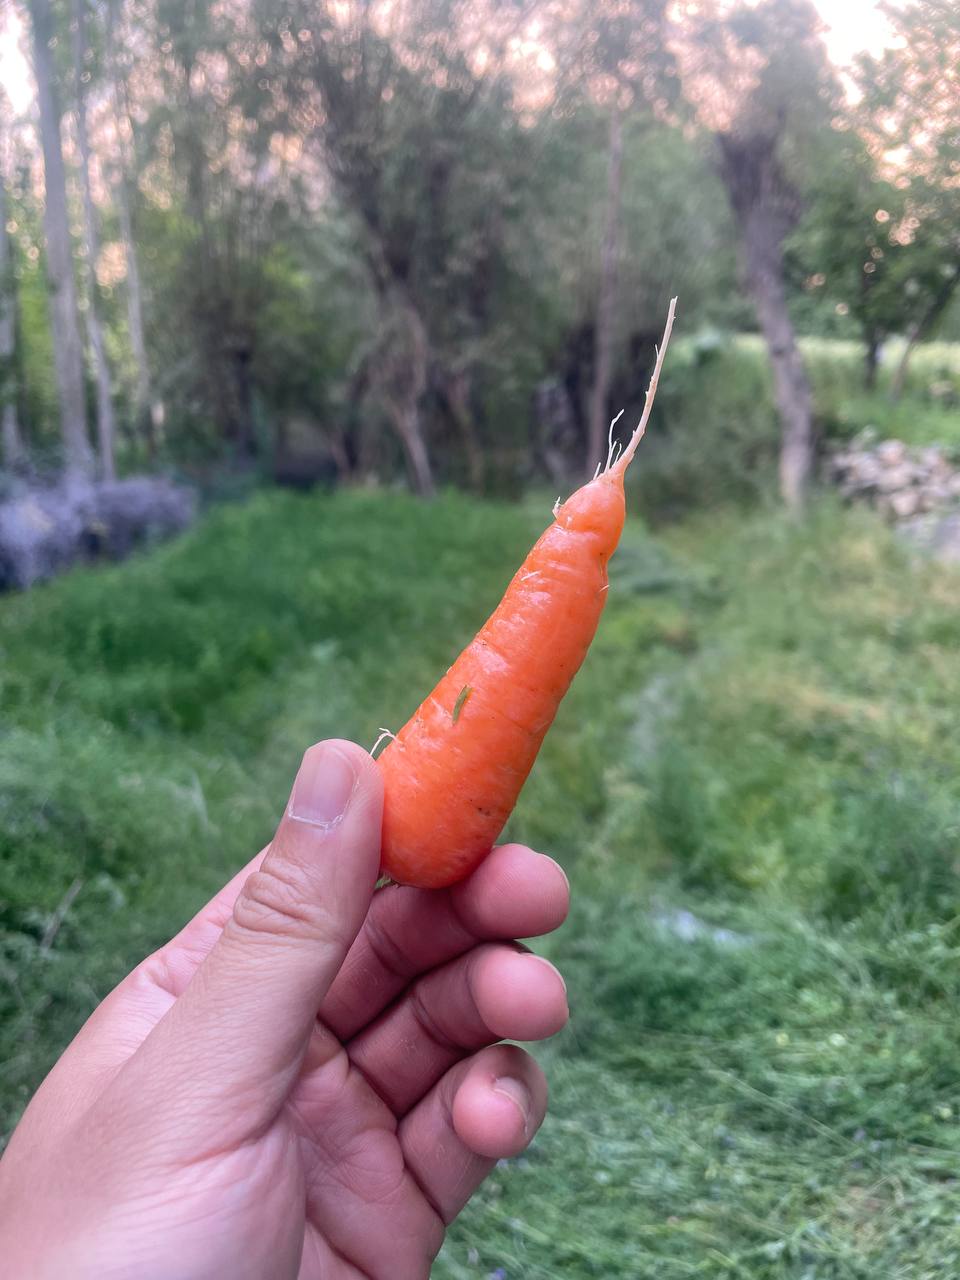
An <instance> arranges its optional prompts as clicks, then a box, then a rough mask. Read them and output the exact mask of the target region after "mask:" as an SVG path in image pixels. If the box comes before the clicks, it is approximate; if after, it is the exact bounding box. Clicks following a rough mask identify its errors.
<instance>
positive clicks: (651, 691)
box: [0, 493, 960, 1280]
mask: <svg viewBox="0 0 960 1280" xmlns="http://www.w3.org/2000/svg"><path fill="white" fill-rule="evenodd" d="M548 509H549V501H547V500H546V499H544V500H540V499H536V500H531V501H529V502H528V503H527V504H526V505H524V506H519V507H517V506H506V505H495V504H489V503H480V502H477V501H471V500H468V499H465V498H460V497H456V496H451V495H447V496H445V497H444V498H443V499H441V500H440V501H439V502H438V503H436V504H435V505H433V506H430V507H426V506H422V505H419V504H417V503H415V502H412V501H410V500H408V499H406V498H403V497H401V496H388V495H384V494H361V493H341V494H338V495H336V496H335V497H333V498H320V497H317V498H305V497H294V496H289V495H281V494H276V493H264V494H260V495H258V496H257V497H256V498H254V500H253V501H251V502H250V503H248V504H245V505H243V506H230V507H222V508H220V509H217V510H215V511H214V512H213V513H212V514H210V515H209V516H207V517H206V518H205V519H204V521H203V522H202V523H201V525H200V526H199V527H198V528H197V529H196V530H195V531H194V532H193V533H192V534H190V535H189V536H187V537H185V538H183V539H181V540H179V541H178V542H176V543H174V544H171V545H169V546H167V547H164V548H162V549H160V550H159V551H156V552H154V553H152V554H151V555H149V556H147V557H143V558H139V559H135V560H133V561H131V562H129V563H127V564H125V565H123V566H120V567H117V568H111V569H101V570H84V571H80V572H77V573H74V574H71V575H69V576H68V577H66V578H64V579H62V580H60V581H59V582H56V583H54V584H52V585H50V586H48V587H44V588H41V589H38V590H35V591H33V592H31V593H29V594H26V595H22V596H18V597H7V598H5V599H3V600H0V1064H2V1065H0V1105H2V1109H3V1121H2V1126H3V1128H6V1129H9V1127H10V1126H11V1125H12V1123H13V1122H14V1121H15V1119H16V1116H17V1114H18V1113H19V1111H20V1109H21V1108H22V1106H23V1104H24V1103H25V1101H26V1099H27V1097H28V1096H29V1093H30V1091H31V1090H32V1089H33V1088H34V1087H35V1085H36V1083H37V1082H38V1080H39V1078H40V1077H41V1076H42V1074H43V1073H44V1071H45V1070H46V1069H47V1068H48V1066H49V1065H50V1063H51V1062H52V1061H53V1059H54V1058H55V1056H56V1055H57V1053H58V1052H59V1050H60V1049H61V1048H62V1046H63V1045H64V1043H65V1042H66V1041H67V1040H68V1039H69V1038H70V1036H71V1035H72V1034H73V1032H74V1030H75V1029H76V1027H77V1026H78V1025H79V1023H80V1022H81V1021H82V1020H83V1018H84V1017H85V1016H86V1014H87V1013H88V1012H89V1010H90V1009H91V1008H92V1007H93V1005H94V1004H95V1002H96V1001H97V1000H98V999H99V998H100V997H102V996H103V995H104V994H105V992H106V991H107V990H108V989H109V987H110V985H111V984H112V983H113V982H114V981H115V980H116V979H117V978H119V977H120V976H121V975H122V973H123V972H125V971H126V969H127V968H128V967H129V966H130V965H131V964H132V963H133V962H135V961H136V959H137V958H139V957H140V956H141V955H142V954H143V953H144V952H145V951H146V950H147V949H149V948H151V947H153V946H155V945H156V944H157V943H159V942H160V941H162V940H163V939H164V938H166V937H167V936H168V935H169V934H170V933H171V932H172V931H173V930H174V929H175V928H176V927H177V926H178V925H179V924H180V923H181V922H182V920H183V919H184V917H185V916H187V915H188V914H189V913H190V912H191V911H192V910H194V909H195V908H196V907H197V906H198V905H199V904H200V903H201V902H202V901H203V900H204V899H205V898H206V897H207V896H208V895H209V894H210V893H211V892H212V891H213V890H214V889H215V888H216V887H218V885H219V884H221V883H222V882H223V880H224V879H226V877H227V876H228V875H229V874H230V872H231V871H232V870H234V869H235V868H236V867H237V866H238V865H240V864H241V863H242V862H243V861H244V860H245V859H246V858H247V857H248V856H249V855H250V854H251V853H252V852H253V851H254V850H255V849H256V848H257V847H258V846H259V845H260V844H261V843H262V842H263V841H264V840H265V839H266V838H267V836H268V834H269V831H270V827H271V823H272V821H273V820H274V818H275V815H276V812H277V807H278V805H279V804H280V803H281V802H282V798H283V796H284V795H285V794H286V789H287V787H288V785H289V781H290V778H291V777H292V774H293V772H294V770H295V768H296V763H297V760H298V758H299V754H300V752H301V751H302V749H303V747H304V746H305V745H306V744H307V743H308V742H310V741H312V740H313V739H315V738H317V737H320V736H322V735H325V734H330V733H338V734H345V735H347V736H350V737H353V738H356V739H358V740H359V741H361V742H368V743H369V742H372V741H373V739H374V737H375V736H376V732H377V729H378V726H379V725H381V724H386V725H392V726H395V725H397V724H399V723H401V722H402V720H403V719H404V718H405V716H406V715H407V713H408V712H409V711H410V710H411V706H412V703H414V702H415V701H416V700H417V696H418V691H422V690H425V689H426V688H428V687H429V685H430V684H431V683H432V681H433V679H434V678H435V676H436V674H437V673H438V672H439V671H440V670H442V668H443V666H444V665H445V663H446V662H447V661H448V660H449V658H450V656H451V654H452V653H453V652H454V651H455V650H456V648H457V646H458V645H459V644H461V643H462V642H463V641H464V640H465V639H466V638H467V637H469V635H470V634H471V633H472V631H473V629H474V628H475V627H476V625H477V624H478V623H479V621H480V620H481V619H482V618H483V617H484V616H485V614H486V612H487V611H488V610H489V608H490V606H491V605H492V604H493V603H494V601H495V600H496V599H497V598H498V596H499V593H500V591H501V589H502V587H503V585H504V582H505V581H506V579H507V577H508V576H509V574H510V573H511V572H512V570H513V568H514V567H515V566H516V563H517V562H518V560H519V558H520V557H521V556H522V554H523V552H524V551H525V549H526V547H527V546H528V544H529V542H530V541H531V539H532V537H533V536H534V535H535V533H536V532H537V530H538V529H539V528H540V527H542V525H543V523H544V521H545V519H546V518H547V515H548ZM612 578H613V585H612V588H611V593H610V594H611V600H610V606H609V609H608V611H607V613H606V615H605V618H604V621H603V624H602V627H601V631H600V634H599V636H598V639H597V642H596V644H595V646H594V648H593V650H592V651H591V655H590V657H589V659H588V661H587V664H586V665H585V667H584V670H583V672H582V674H581V676H580V677H579V678H578V680H577V682H576V684H575V686H574V689H573V691H572V692H571V695H570V697H569V698H568V700H567V701H566V703H565V704H564V707H563V708H562V710H561V714H560V717H559V719H558V722H557V725H556V728H555V729H554V731H553V732H552V733H551V735H550V737H549V738H548V741H547V743H546V745H545V748H544V751H543V753H542V756H541V759H540V761H539V762H538V764H537V767H536V769H535V771H534V774H533V776H532V777H531V780H530V783H529V784H528V787H527V788H526V790H525V792H524V795H523V797H522V800H521V804H520V806H519V809H518V812H517V814H516V815H515V818H514V820H513V823H512V831H513V834H515V835H516V836H517V837H518V838H520V839H524V840H528V841H530V842H531V843H533V844H535V845H536V846H538V847H540V848H543V849H546V850H549V851H550V852H551V853H554V854H556V855H557V856H559V857H560V859H561V860H562V861H563V863H564V864H565V866H566V867H567V869H568V871H569V873H570V875H571V879H572V882H573V890H574V903H575V905H574V910H573V913H572V916H571V920H570V921H569V923H568V924H567V925H566V926H565V928H564V929H563V930H562V931H561V933H560V934H559V935H557V937H556V938H555V939H552V940H551V941H550V942H549V943H548V944H547V946H548V949H549V953H550V954H551V955H552V957H553V958H555V959H556V960H557V961H558V962H559V963H561V965H562V966H563V968H564V970H565V972H566V974H567V975H568V981H569V987H570V999H571V1007H572V1011H573V1020H572V1024H571V1026H570V1028H569V1029H568V1030H567V1031H566V1032H564V1033H563V1034H562V1035H561V1036H560V1037H558V1038H557V1039H556V1041H554V1042H552V1043H551V1044H550V1045H549V1046H546V1047H544V1048H543V1049H541V1050H539V1051H538V1052H539V1053H540V1054H541V1056H542V1058H543V1060H544V1061H545V1063H546V1065H547V1066H548V1069H549V1073H550V1077H551V1082H552V1089H553V1104H552V1111H551V1116H550V1119H549V1120H548V1122H547V1124H546V1126H545V1127H544V1129H543V1131H542V1132H541V1134H540V1135H539V1137H538V1138H537V1140H536V1143H535V1144H534V1146H533V1148H532V1149H531V1151H530V1152H529V1153H528V1154H527V1155H526V1156H524V1157H523V1158H521V1159H519V1160H514V1161H509V1162H505V1163H504V1164H503V1165H502V1166H501V1167H500V1168H498V1169H497V1170H496V1171H495V1173H494V1175H493V1177H492V1178H491V1179H490V1181H489V1182H488V1184H487V1185H486V1187H485V1189H484V1191H483V1193H482V1194H481V1196H480V1197H479V1198H478V1200H477V1202H476V1203H475V1204H474V1205H473V1206H472V1207H471V1208H470V1209H469V1210H468V1212H467V1213H466V1214H465V1215H464V1216H463V1218H462V1219H461V1220H460V1222H459V1223H458V1224H456V1226H455V1227H454V1229H453V1231H452V1233H451V1237H450V1240H449V1242H448V1244H447V1246H446V1248H445V1250H444V1253H443V1255H442V1257H441V1259H440V1261H439V1262H438V1264H437V1267H436V1271H435V1274H436V1275H437V1276H438V1277H441V1278H442V1280H448V1278H449V1280H459V1278H460V1277H474V1278H481V1277H486V1276H490V1275H491V1274H497V1273H501V1274H502V1275H503V1276H505V1277H509V1278H510V1280H519V1278H520V1277H522V1278H523V1280H545V1278H546V1277H572V1278H573V1280H579V1278H580V1277H584V1278H585V1277H604V1278H607V1280H613V1278H619V1277H623V1278H624V1280H627V1278H629V1280H655V1278H656V1280H674V1277H687V1276H704V1277H721V1280H726V1278H729V1280H733V1278H735V1277H736V1278H743V1277H749V1278H750V1280H867V1278H868V1277H869V1278H870V1280H874V1278H876V1277H881V1276H882V1277H884V1280H887V1278H894V1277H896V1278H899V1277H903V1278H904V1280H906V1277H910V1280H923V1278H924V1277H930V1278H931V1280H932V1278H933V1277H938V1278H939V1277H943V1276H948V1275H952V1274H957V1272H958V1268H960V1207H958V1205H960V1186H958V1185H957V1183H958V1177H960V1030H958V1028H960V1019H958V1013H960V929H958V923H960V881H958V840H960V785H958V783H957V779H958V777H960V729H958V727H957V717H956V706H957V703H958V695H960V575H958V574H956V573H953V572H950V571H947V570H945V569H939V568H934V567H931V566H914V565H912V564H911V562H910V561H909V560H908V558H907V555H906V553H905V552H904V551H903V550H902V549H901V548H900V547H899V546H898V545H897V544H895V543H894V541H893V539H892V538H891V536H890V535H889V534H888V533H887V532H886V530H885V529H884V528H883V527H882V526H881V525H880V524H879V523H877V522H876V521H874V520H873V518H872V517H870V516H869V515H866V514H863V513H858V512H851V511H846V512H845V511H841V510H839V509H835V508H834V507H832V506H831V505H830V504H822V505H821V506H819V507H818V508H817V509H816V510H815V511H814V513H813V514H812V517H811V519H810V521H809V522H808V524H807V525H806V526H805V527H804V528H802V529H800V528H797V527H794V526H791V525H790V524H788V523H787V522H786V521H784V520H782V519H780V518H779V517H777V516H775V515H770V514H765V513H764V512H763V511H759V512H758V513H756V514H753V515H742V514H741V515H735V514H732V513H728V514H723V513H715V514H713V515H712V516H710V517H709V518H708V517H706V516H703V515H701V516H698V517H696V518H694V519H688V520H687V521H685V522H684V523H682V524H680V525H675V526H672V527H670V528H669V529H667V530H665V531H663V532H661V533H660V534H659V535H658V536H657V537H656V538H654V537H652V536H651V535H649V534H648V533H647V532H646V531H645V530H644V528H643V527H642V526H641V525H640V524H639V523H637V522H634V523H632V524H631V525H630V526H629V527H628V530H627V533H626V536H625V540H624V544H623V546H622V549H621V551H620V553H618V556H617V558H616V560H615V561H614V568H613V573H612ZM78 882H79V889H78V891H77V894H76V897H75V900H74V901H73V904H72V906H71V907H70V910H69V912H68V913H67V914H66V916H65V918H64V920H63V923H62V925H61V926H60V928H59V931H58V932H57V933H56V936H55V937H54V938H53V940H52V943H51V944H50V945H47V946H45V945H44V935H45V932H46V931H47V930H48V926H49V924H50V921H51V917H52V915H53V913H54V912H55V911H56V909H57V906H58V904H59V903H61V902H62V901H63V899H64V895H65V894H66V893H67V892H68V890H70V888H71V886H75V885H76V884H77V883H78ZM680 910H683V911H689V912H693V913H694V914H695V916H696V917H697V919H699V920H701V921H703V922H706V925H705V926H704V928H703V929H702V930H701V931H700V933H699V935H698V936H697V937H694V938H693V939H690V940H687V939H684V938H682V937H680V936H678V934H677V929H676V921H677V920H687V921H688V922H689V918H688V917H681V916H678V915H677V914H676V913H677V912H678V911H680ZM707 926H709V928H707ZM717 929H719V930H722V932H720V933H716V932H711V930H714V931H715V930H717Z"/></svg>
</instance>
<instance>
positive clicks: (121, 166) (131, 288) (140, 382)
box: [106, 0, 160, 454]
mask: <svg viewBox="0 0 960 1280" xmlns="http://www.w3.org/2000/svg"><path fill="white" fill-rule="evenodd" d="M120 3H121V0H108V3H107V26H106V57H107V79H108V82H109V91H110V101H111V111H112V116H113V123H114V127H115V129H116V134H117V140H116V148H117V155H116V161H115V163H114V164H113V165H112V166H111V169H110V172H111V186H112V189H113V194H114V200H115V203H116V207H117V217H118V221H119V224H120V241H121V243H122V245H123V257H124V263H125V266H126V273H127V277H126V303H127V329H128V331H129V335H130V348H131V352H132V355H133V363H134V370H135V379H134V398H133V410H134V420H135V422H136V424H137V426H138V427H141V428H142V429H143V430H144V434H145V436H146V439H147V446H148V450H149V452H150V453H151V454H152V453H154V452H155V450H156V435H157V429H158V426H159V418H160V407H159V405H155V404H154V401H153V392H152V377H151V370H150V358H149V355H148V353H147V340H146V326H145V325H144V319H143V312H144V302H143V283H142V277H141V274H140V254H139V250H138V248H137V243H136V240H135V238H134V232H133V199H132V192H131V188H132V187H134V186H135V179H136V174H137V170H138V159H139V157H138V155H137V149H136V146H135V145H134V146H133V147H129V146H128V144H127V135H128V134H129V135H133V126H132V124H131V118H130V108H129V103H128V100H127V93H126V82H125V79H124V75H123V68H122V66H121V62H120V47H119V35H118V31H117V28H118V26H119V22H120V17H121V13H120Z"/></svg>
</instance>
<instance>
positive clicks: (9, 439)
mask: <svg viewBox="0 0 960 1280" xmlns="http://www.w3.org/2000/svg"><path fill="white" fill-rule="evenodd" d="M16 313H17V304H16V292H15V283H14V275H13V259H12V255H11V253H10V241H9V239H8V237H7V193H6V188H5V187H4V182H3V171H2V169H0V465H2V466H4V467H6V468H7V469H8V470H10V471H12V470H13V469H14V467H16V466H17V465H18V464H19V463H20V462H21V461H22V460H23V443H22V441H21V439H20V423H19V421H18V419H17V380H16Z"/></svg>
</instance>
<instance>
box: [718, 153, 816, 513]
mask: <svg viewBox="0 0 960 1280" xmlns="http://www.w3.org/2000/svg"><path fill="white" fill-rule="evenodd" d="M716 140H717V143H718V146H719V151H720V172H721V176H722V178H723V181H724V184H725V186H726V188H727V193H728V195H729V197H730V204H731V206H732V208H733V212H734V216H735V219H736V223H737V230H738V235H739V240H740V253H741V259H742V262H743V268H744V275H745V277H746V283H747V288H748V289H749V292H750V295H751V297H752V299H753V303H754V306H755V307H756V310H757V318H758V319H759V321H760V328H761V331H762V333H763V337H764V341H765V342H766V345H767V351H768V353H769V356H770V364H771V366H772V369H773V385H774V398H775V400H776V406H777V414H778V416H779V418H780V494H781V497H782V498H783V500H784V502H785V504H786V505H787V507H788V508H789V509H790V510H791V511H792V512H794V513H795V514H797V513H799V512H800V511H801V510H802V509H803V506H804V503H805V501H806V496H807V488H808V486H809V483H810V476H811V473H812V471H813V395H812V393H811V391H810V382H809V380H808V378H807V371H806V369H805V368H804V365H803V359H802V357H801V355H800V348H799V347H798V345H797V337H796V334H795V333H794V329H793V322H792V321H791V319H790V312H789V310H788V308H787V291H786V285H785V283H784V270H783V242H784V239H785V238H786V235H787V233H788V231H789V230H790V228H791V227H792V226H793V225H795V223H796V220H797V218H798V216H799V212H800V208H799V202H798V200H797V198H796V195H795V193H794V191H793V190H792V188H791V186H790V184H789V182H788V181H787V179H786V177H785V175H784V173H783V171H782V169H781V168H780V163H779V160H778V157H777V146H778V141H779V139H778V136H777V135H776V134H757V135H752V136H748V137H745V138H742V137H737V136H734V135H731V134H718V135H717V139H716Z"/></svg>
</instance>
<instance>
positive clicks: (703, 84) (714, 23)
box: [674, 0, 834, 511]
mask: <svg viewBox="0 0 960 1280" xmlns="http://www.w3.org/2000/svg"><path fill="white" fill-rule="evenodd" d="M674 47H675V49H676V51H677V56H678V61H679V64H680V69H681V78H682V81H683V86H684V92H685V94H686V96H687V98H688V100H689V102H690V103H691V105H692V106H693V108H694V110H695V112H696V115H697V117H698V118H699V120H700V122H701V124H703V125H704V126H705V127H706V129H708V130H709V132H710V134H711V135H712V138H713V143H714V148H715V155H716V159H717V164H718V169H719V173H720V175H721V178H722V179H723V183H724V186H725V187H726V190H727V195H728V198H729V200H730V206H731V209H732V210H733V214H734V219H735V222H736V225H737V229H738V233H739V241H740V251H741V259H742V263H743V272H744V278H745V281H746V285H747V288H748V290H749V292H750V296H751V298H752V299H753V303H754V306H755V307H756V311H757V318H758V320H759V322H760V328H761V331H762V333H763V336H764V338H765V340H766V345H767V350H768V352H769V356H770V363H771V366H772V369H773V377H774V390H775V395H776V402H777V410H778V414H779V417H780V422H781V446H780V491H781V495H782V497H783V499H784V501H785V502H786V504H787V506H788V507H789V508H790V509H791V510H794V511H798V510H799V509H800V508H801V507H802V506H803V503H804V500H805V496H806V491H807V487H808V483H809V479H810V475H811V471H812V466H813V444H814V439H813V399H812V395H811V391H810V383H809V380H808V378H807V374H806V370H805V369H804V365H803V360H802V357H801V355H800V350H799V347H798V345H797V340H796V334H795V332H794V328H793V324H792V321H791V319H790V312H789V309H788V305H787V289H786V284H785V278H784V242H785V240H786V238H787V235H788V233H789V232H790V231H791V230H792V229H793V227H794V226H795V225H796V223H797V222H798V220H799V217H800V214H801V211H802V207H803V204H802V199H801V193H800V188H801V184H802V181H803V178H804V177H805V174H806V173H808V172H810V170H811V168H812V166H811V164H810V155H811V150H812V148H813V147H814V146H815V142H816V139H817V137H818V134H820V133H821V132H822V131H823V130H824V129H825V128H826V127H827V126H828V123H829V112H830V106H831V99H832V94H833V90H834V86H833V84H832V82H831V79H830V77H829V75H828V72H827V67H826V56H825V53H824V50H823V46H822V45H821V43H820V40H819V37H818V23H817V18H816V14H815V11H814V10H813V7H812V5H811V4H810V3H809V0H762V2H761V3H759V4H756V5H752V6H748V5H745V4H742V3H741V4H738V5H737V6H735V7H734V8H732V9H731V8H729V7H728V6H727V5H725V4H722V3H719V0H718V2H717V3H714V4H713V5H709V6H708V5H698V6H695V8H694V12H693V14H691V15H688V17H687V19H686V20H685V21H684V22H683V23H682V24H678V26H677V27H675V34H674Z"/></svg>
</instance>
